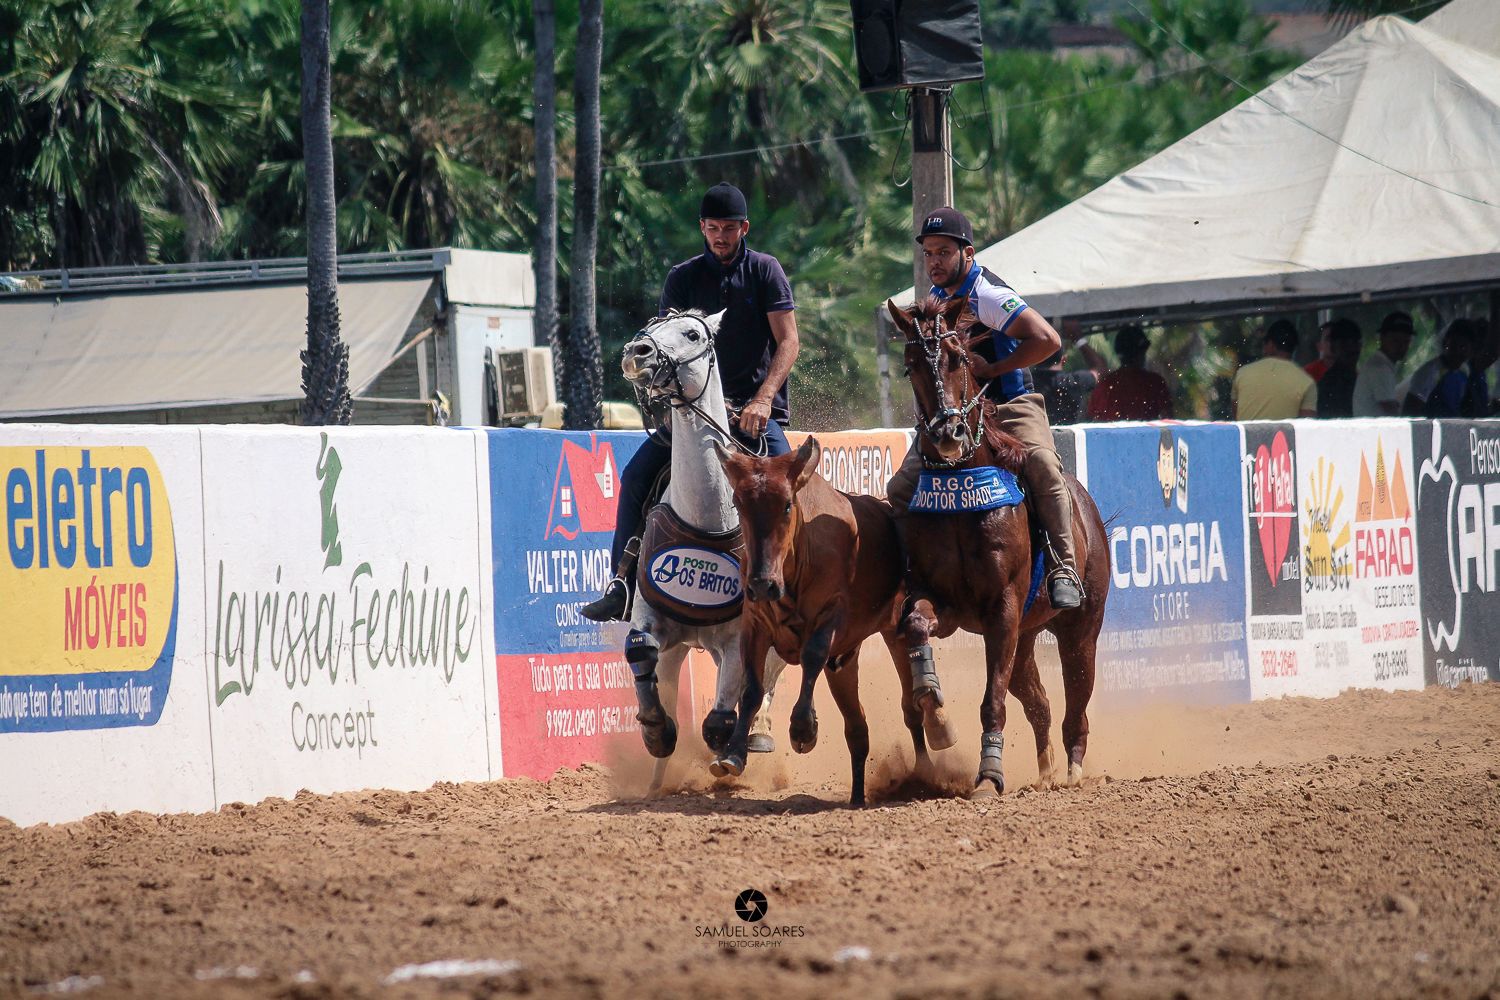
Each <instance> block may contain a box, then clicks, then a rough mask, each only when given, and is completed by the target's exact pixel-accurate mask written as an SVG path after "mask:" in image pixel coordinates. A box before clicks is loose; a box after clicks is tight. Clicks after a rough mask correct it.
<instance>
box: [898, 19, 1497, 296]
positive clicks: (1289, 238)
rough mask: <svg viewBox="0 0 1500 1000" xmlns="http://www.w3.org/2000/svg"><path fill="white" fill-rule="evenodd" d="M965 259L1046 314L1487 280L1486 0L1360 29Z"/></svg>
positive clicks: (1491, 208) (1492, 101)
mask: <svg viewBox="0 0 1500 1000" xmlns="http://www.w3.org/2000/svg"><path fill="white" fill-rule="evenodd" d="M979 221H980V222H981V223H982V221H983V220H979ZM979 261H980V262H981V263H983V264H985V265H986V266H988V267H989V268H990V269H991V270H993V271H995V272H996V273H997V274H999V275H1001V276H1002V277H1004V278H1005V279H1006V280H1008V281H1009V282H1011V283H1012V284H1013V285H1014V286H1015V287H1016V289H1017V290H1018V291H1020V292H1021V294H1022V295H1024V296H1025V297H1026V298H1027V300H1028V301H1029V302H1031V303H1032V304H1033V305H1035V306H1036V307H1037V308H1038V309H1040V310H1042V311H1043V312H1044V313H1046V314H1048V315H1052V316H1096V317H1104V316H1123V315H1151V314H1156V315H1166V314H1174V313H1175V314H1179V315H1181V314H1199V315H1208V314H1212V313H1222V312H1228V311H1239V310H1246V311H1248V310H1251V309H1254V308H1256V307H1257V306H1258V305H1270V304H1272V303H1273V302H1276V301H1281V302H1286V301H1288V300H1295V299H1301V300H1304V301H1313V300H1323V301H1334V300H1340V299H1350V298H1357V297H1359V296H1361V295H1364V294H1375V295H1382V296H1387V297H1388V296H1390V295H1393V294H1395V293H1398V292H1400V291H1403V290H1415V289H1426V290H1433V289H1439V288H1447V289H1454V290H1457V289H1460V288H1466V287H1468V288H1474V287H1496V286H1500V2H1497V0H1454V2H1452V3H1450V4H1449V5H1448V6H1446V7H1444V8H1442V9H1440V10H1439V11H1438V12H1437V13H1435V14H1433V15H1432V16H1430V17H1429V18H1427V19H1426V20H1425V21H1423V22H1422V23H1421V24H1411V23H1409V22H1407V21H1405V20H1402V19H1401V18H1398V17H1380V18H1375V19H1372V20H1370V21H1368V22H1366V23H1365V24H1364V25H1363V26H1362V27H1361V28H1360V29H1359V30H1357V31H1355V32H1353V33H1352V34H1350V35H1349V36H1348V37H1346V38H1345V39H1343V40H1342V41H1340V42H1339V43H1337V44H1335V45H1333V46H1332V47H1330V48H1329V49H1328V50H1327V51H1325V52H1323V53H1322V54H1321V55H1319V56H1317V57H1316V58H1314V59H1312V60H1310V61H1308V62H1307V63H1305V64H1304V65H1303V66H1302V67H1301V68H1299V69H1297V70H1296V71H1294V72H1292V73H1290V74H1288V75H1287V76H1286V77H1283V78H1282V79H1281V80H1279V81H1277V82H1276V83H1274V84H1272V85H1271V86H1270V87H1267V88H1266V89H1265V90H1263V91H1261V92H1260V94H1258V95H1256V96H1255V97H1253V98H1250V99H1247V100H1246V101H1244V102H1243V103H1242V104H1240V105H1239V106H1238V107H1236V108H1235V109H1234V110H1232V111H1229V112H1227V113H1226V114H1224V115H1222V116H1221V117H1219V118H1218V119H1216V120H1214V121H1213V122H1210V123H1209V124H1208V125H1205V126H1203V127H1202V128H1200V129H1198V130H1197V131H1196V132H1194V133H1192V134H1191V135H1189V136H1187V137H1186V138H1184V139H1182V140H1181V141H1179V142H1177V143H1176V144H1174V145H1173V146H1171V147H1169V148H1168V149H1166V150H1164V151H1163V152H1161V153H1159V154H1157V155H1156V156H1153V157H1152V158H1151V159H1149V160H1147V161H1146V162H1144V163H1142V164H1140V165H1139V166H1137V167H1135V168H1133V169H1131V170H1129V171H1126V172H1125V173H1123V174H1121V175H1120V176H1118V177H1115V178H1114V179H1113V180H1111V181H1109V182H1107V183H1106V184H1104V185H1103V186H1102V187H1100V188H1098V189H1096V190H1094V191H1093V192H1091V193H1089V194H1088V195H1085V196H1084V197H1083V198H1080V199H1079V200H1078V201H1076V202H1074V203H1072V204H1071V205H1068V206H1067V207H1066V208H1063V209H1060V210H1059V211H1057V212H1054V213H1053V214H1051V215H1049V216H1047V217H1046V218H1044V219H1041V220H1040V221H1038V222H1035V223H1033V224H1032V225H1030V226H1028V227H1026V228H1025V229H1023V230H1021V231H1020V232H1018V233H1015V234H1014V235H1012V236H1010V237H1009V238H1007V239H1005V240H1002V241H1001V242H999V243H996V244H994V245H993V246H990V247H987V248H985V249H984V250H982V251H980V253H979ZM901 298H902V299H904V301H907V302H909V301H910V300H911V290H910V289H908V290H907V291H906V292H905V293H904V295H903V296H902V297H901Z"/></svg>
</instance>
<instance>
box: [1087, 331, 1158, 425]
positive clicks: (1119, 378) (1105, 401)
mask: <svg viewBox="0 0 1500 1000" xmlns="http://www.w3.org/2000/svg"><path fill="white" fill-rule="evenodd" d="M1150 347H1151V341H1150V339H1149V338H1148V337H1147V336H1146V331H1145V330H1142V329H1141V328H1140V327H1138V326H1136V325H1134V324H1131V325H1130V326H1122V327H1121V328H1120V330H1119V332H1118V333H1116V334H1115V353H1116V354H1118V355H1119V356H1120V367H1118V368H1116V369H1115V370H1114V371H1112V372H1110V373H1109V374H1108V375H1106V376H1104V377H1103V378H1102V379H1100V380H1099V384H1098V386H1096V387H1095V388H1094V394H1093V395H1092V396H1090V397H1089V419H1090V420H1096V421H1099V422H1101V423H1104V422H1109V421H1114V420H1160V419H1162V418H1164V417H1170V416H1171V415H1172V394H1171V393H1170V392H1168V391H1167V380H1166V379H1164V378H1162V377H1161V376H1160V375H1158V374H1156V373H1155V372H1149V371H1147V370H1146V351H1147V350H1148V349H1149V348H1150Z"/></svg>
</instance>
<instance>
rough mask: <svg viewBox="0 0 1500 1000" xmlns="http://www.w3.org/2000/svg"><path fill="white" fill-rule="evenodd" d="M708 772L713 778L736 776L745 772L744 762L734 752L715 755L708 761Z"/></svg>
mask: <svg viewBox="0 0 1500 1000" xmlns="http://www.w3.org/2000/svg"><path fill="white" fill-rule="evenodd" d="M708 773H709V774H712V775H713V776H714V777H715V778H738V777H739V776H740V775H742V774H744V773H745V762H744V760H742V759H741V758H740V757H739V756H737V755H735V754H726V755H724V756H723V757H715V758H714V759H713V760H712V761H710V762H709V765H708Z"/></svg>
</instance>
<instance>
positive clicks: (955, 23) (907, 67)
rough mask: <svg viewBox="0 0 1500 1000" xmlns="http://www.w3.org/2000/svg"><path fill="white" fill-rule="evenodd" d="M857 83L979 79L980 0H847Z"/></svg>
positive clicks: (872, 86)
mask: <svg viewBox="0 0 1500 1000" xmlns="http://www.w3.org/2000/svg"><path fill="white" fill-rule="evenodd" d="M849 6H850V9H851V10H852V12H853V14H854V55H855V61H856V62H857V64H858V67H859V89H860V90H862V91H864V92H865V93H867V94H868V93H873V92H875V91H880V90H899V89H901V88H902V87H939V86H944V85H946V84H950V83H961V82H963V81H964V80H982V79H984V43H983V41H982V40H981V38H980V33H979V0H851V2H850V4H849Z"/></svg>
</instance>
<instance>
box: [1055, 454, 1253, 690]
mask: <svg viewBox="0 0 1500 1000" xmlns="http://www.w3.org/2000/svg"><path fill="white" fill-rule="evenodd" d="M1083 437H1084V441H1085V448H1084V450H1085V454H1086V455H1087V456H1088V457H1087V459H1086V463H1087V474H1088V479H1087V484H1088V487H1089V491H1090V492H1091V493H1092V494H1093V496H1094V500H1095V502H1096V503H1097V504H1098V507H1099V511H1100V514H1101V515H1102V516H1103V517H1104V518H1105V520H1106V522H1107V524H1106V532H1107V534H1108V536H1109V548H1110V558H1111V563H1112V566H1111V592H1110V595H1109V600H1108V603H1107V604H1106V606H1105V616H1104V629H1103V631H1102V632H1101V633H1100V638H1099V653H1098V660H1097V675H1096V688H1095V690H1096V691H1097V692H1098V693H1099V695H1100V696H1101V697H1106V698H1112V699H1116V700H1120V701H1135V700H1140V699H1143V698H1147V697H1150V698H1157V699H1160V698H1170V699H1174V700H1189V701H1242V700H1245V699H1247V698H1248V697H1249V696H1250V688H1249V671H1248V665H1247V651H1246V644H1245V574H1244V572H1243V567H1244V563H1243V559H1244V543H1245V533H1244V517H1243V514H1242V507H1241V500H1240V461H1239V458H1240V429H1239V427H1237V426H1220V425H1213V424H1202V425H1182V424H1174V425H1163V426H1129V427H1089V428H1087V429H1085V430H1084V431H1083Z"/></svg>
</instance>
